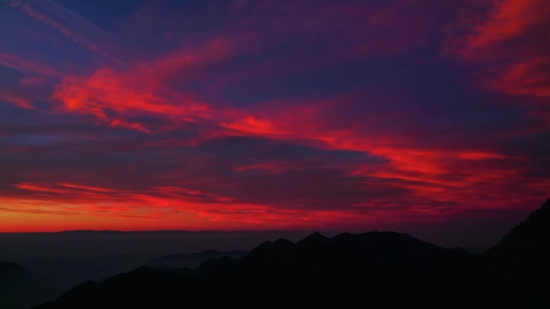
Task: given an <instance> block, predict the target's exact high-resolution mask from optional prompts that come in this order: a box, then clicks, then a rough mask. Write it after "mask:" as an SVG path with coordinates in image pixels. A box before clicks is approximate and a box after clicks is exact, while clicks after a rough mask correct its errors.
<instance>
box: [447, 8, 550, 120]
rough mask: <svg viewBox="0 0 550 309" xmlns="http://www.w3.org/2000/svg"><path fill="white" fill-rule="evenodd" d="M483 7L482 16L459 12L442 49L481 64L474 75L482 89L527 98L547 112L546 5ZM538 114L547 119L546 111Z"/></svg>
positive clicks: (548, 32) (549, 69)
mask: <svg viewBox="0 0 550 309" xmlns="http://www.w3.org/2000/svg"><path fill="white" fill-rule="evenodd" d="M488 3H490V4H491V5H490V6H489V9H488V10H487V13H486V14H482V15H479V14H476V12H479V10H478V7H474V8H473V10H465V11H464V13H463V15H462V16H461V17H460V18H459V21H458V22H457V24H456V25H455V26H454V27H452V28H449V29H448V30H449V31H448V35H449V37H448V41H447V44H446V50H447V51H448V52H450V53H451V54H454V55H457V56H459V57H460V58H462V59H463V60H465V61H468V62H472V63H477V64H483V65H481V68H480V69H479V70H478V72H477V73H476V75H477V76H479V79H478V82H479V83H480V84H481V85H482V86H484V87H486V88H488V89H490V90H493V91H497V92H501V93H505V94H509V95H515V96H525V97H532V98H535V99H536V100H535V101H533V100H527V101H525V102H526V103H527V104H541V105H543V106H547V107H548V106H549V105H550V101H548V99H549V98H550V57H548V55H549V54H550V48H549V47H548V44H546V43H545V42H547V41H548V38H549V37H550V21H549V20H548V15H549V14H550V5H549V4H548V2H547V1H544V0H504V1H497V0H494V1H489V2H488ZM474 16H475V17H474ZM535 110H536V111H538V109H535ZM537 113H538V114H536V116H537V117H541V118H545V117H548V114H547V113H545V112H542V113H540V112H537ZM549 119H550V118H549Z"/></svg>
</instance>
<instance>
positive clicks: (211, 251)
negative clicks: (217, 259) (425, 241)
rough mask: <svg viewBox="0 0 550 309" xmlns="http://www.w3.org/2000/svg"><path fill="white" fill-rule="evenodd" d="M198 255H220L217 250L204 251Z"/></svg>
mask: <svg viewBox="0 0 550 309" xmlns="http://www.w3.org/2000/svg"><path fill="white" fill-rule="evenodd" d="M200 253H201V254H216V253H220V251H218V250H204V251H201V252H200Z"/></svg>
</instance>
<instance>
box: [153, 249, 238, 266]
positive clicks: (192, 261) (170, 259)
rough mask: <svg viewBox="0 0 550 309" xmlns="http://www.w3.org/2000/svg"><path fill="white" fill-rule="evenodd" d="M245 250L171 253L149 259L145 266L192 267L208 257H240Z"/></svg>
mask: <svg viewBox="0 0 550 309" xmlns="http://www.w3.org/2000/svg"><path fill="white" fill-rule="evenodd" d="M247 254H248V252H246V251H237V250H235V251H227V252H223V251H217V250H207V251H202V252H198V253H189V254H172V255H167V256H163V257H158V258H154V259H152V260H151V261H149V262H147V266H151V267H174V268H178V267H188V268H193V267H197V266H198V265H200V264H201V263H202V262H204V261H206V260H209V259H219V258H221V257H224V256H227V257H229V258H232V259H240V258H242V257H243V256H245V255H247Z"/></svg>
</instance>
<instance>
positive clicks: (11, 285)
mask: <svg viewBox="0 0 550 309" xmlns="http://www.w3.org/2000/svg"><path fill="white" fill-rule="evenodd" d="M59 294H60V293H59ZM59 294H58V293H56V290H55V288H54V287H52V285H51V282H50V281H48V280H46V279H45V278H42V277H40V276H38V275H37V274H35V273H33V272H32V271H30V270H29V269H27V268H25V267H22V266H19V265H18V264H16V263H12V262H0V308H2V309H21V308H28V307H31V306H36V305H37V304H40V303H42V302H44V301H46V300H48V299H51V298H53V297H55V296H56V295H59Z"/></svg>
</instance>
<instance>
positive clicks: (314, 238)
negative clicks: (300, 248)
mask: <svg viewBox="0 0 550 309" xmlns="http://www.w3.org/2000/svg"><path fill="white" fill-rule="evenodd" d="M328 239H330V238H328V237H325V236H323V235H322V234H321V233H319V232H315V233H313V234H311V235H309V236H308V237H306V238H304V239H302V240H300V241H299V242H297V243H296V244H297V245H309V244H319V243H323V242H325V241H327V240H328Z"/></svg>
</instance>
